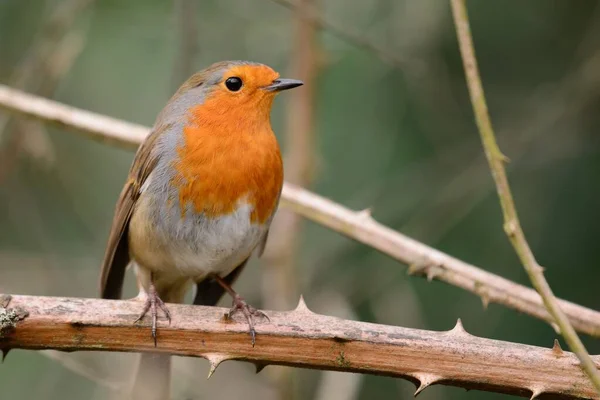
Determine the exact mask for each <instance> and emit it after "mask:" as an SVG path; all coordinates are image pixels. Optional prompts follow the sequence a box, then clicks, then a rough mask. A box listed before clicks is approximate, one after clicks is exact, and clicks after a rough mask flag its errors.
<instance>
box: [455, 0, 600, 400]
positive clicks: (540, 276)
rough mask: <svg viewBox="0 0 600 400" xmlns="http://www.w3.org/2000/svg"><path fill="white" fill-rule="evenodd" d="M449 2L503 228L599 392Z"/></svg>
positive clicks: (460, 9) (460, 18)
mask: <svg viewBox="0 0 600 400" xmlns="http://www.w3.org/2000/svg"><path fill="white" fill-rule="evenodd" d="M451 5H452V13H453V16H454V23H455V26H456V34H457V37H458V42H459V46H460V51H461V55H462V59H463V63H464V68H465V74H466V77H467V85H468V88H469V94H470V96H471V103H472V104H473V112H474V113H475V118H476V120H477V126H478V128H479V133H480V135H481V140H482V143H483V147H484V150H485V155H486V157H487V159H488V163H489V165H490V169H491V171H492V175H493V177H494V181H495V182H496V189H497V191H498V196H499V198H500V204H501V206H502V213H503V216H504V230H505V232H506V234H507V236H508V238H509V240H510V242H511V243H512V245H513V247H514V248H515V251H516V252H517V255H518V256H519V259H520V260H521V262H522V263H523V267H524V268H525V271H526V272H527V275H529V279H530V280H531V283H532V284H533V286H534V287H535V289H536V290H537V291H538V293H539V294H540V295H541V296H542V299H543V301H544V305H545V306H546V308H547V309H548V312H549V313H550V314H551V315H552V317H553V319H554V322H555V323H556V324H557V325H558V328H559V330H560V333H561V334H562V335H563V337H564V338H565V341H566V342H567V344H568V345H569V348H571V349H572V350H573V352H574V353H575V354H576V355H577V357H578V358H579V360H580V361H581V367H582V368H583V369H584V370H585V372H586V373H587V375H588V376H589V378H590V379H591V381H592V382H593V384H594V386H595V387H596V390H597V391H598V393H600V374H599V373H598V370H597V369H596V366H595V365H594V362H593V361H592V359H591V357H590V356H589V354H588V352H587V350H586V349H585V347H584V346H583V343H582V342H581V340H580V339H579V337H578V336H577V332H575V329H574V328H573V326H572V325H571V322H570V321H569V318H568V317H567V316H566V315H565V313H564V312H563V311H562V310H561V307H560V305H559V302H558V300H557V299H556V297H555V296H554V294H553V293H552V289H551V288H550V285H548V282H547V281H546V278H545V277H544V272H543V271H544V270H543V268H542V267H541V266H540V265H539V264H538V262H537V260H536V259H535V256H534V255H533V252H532V251H531V248H530V247H529V244H528V243H527V240H526V238H525V234H524V233H523V229H522V228H521V224H520V222H519V217H518V215H517V210H516V207H515V204H514V200H513V197H512V193H511V190H510V185H509V183H508V179H507V177H506V170H505V168H504V162H505V161H507V158H506V157H505V156H504V155H503V154H502V152H501V151H500V148H499V147H498V144H497V142H496V136H495V134H494V130H493V128H492V123H491V121H490V117H489V114H488V109H487V104H486V101H485V95H484V92H483V87H482V84H481V78H480V76H479V70H478V67H477V59H476V58H475V49H474V47H473V38H472V37H471V28H470V26H469V17H468V14H467V8H466V6H465V0H451Z"/></svg>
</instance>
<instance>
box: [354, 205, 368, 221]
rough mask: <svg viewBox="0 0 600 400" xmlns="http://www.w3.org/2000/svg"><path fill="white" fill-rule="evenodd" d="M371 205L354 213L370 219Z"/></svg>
mask: <svg viewBox="0 0 600 400" xmlns="http://www.w3.org/2000/svg"><path fill="white" fill-rule="evenodd" d="M371 211H372V210H371V207H368V208H365V209H364V210H360V211H358V212H357V213H356V215H358V217H359V218H363V219H370V218H371Z"/></svg>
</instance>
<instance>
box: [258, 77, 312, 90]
mask: <svg viewBox="0 0 600 400" xmlns="http://www.w3.org/2000/svg"><path fill="white" fill-rule="evenodd" d="M302 85H304V82H302V81H299V80H298V79H275V80H274V81H273V83H271V84H270V85H269V86H265V87H264V88H263V89H265V90H267V91H269V92H280V91H282V90H287V89H293V88H295V87H298V86H302Z"/></svg>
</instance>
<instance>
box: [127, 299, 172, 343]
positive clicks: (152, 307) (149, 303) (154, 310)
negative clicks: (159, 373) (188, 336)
mask: <svg viewBox="0 0 600 400" xmlns="http://www.w3.org/2000/svg"><path fill="white" fill-rule="evenodd" d="M158 308H160V309H161V310H162V312H163V313H164V314H165V317H166V318H167V320H168V321H169V325H171V313H170V312H169V309H168V308H167V306H166V305H165V303H164V302H163V301H162V300H161V298H160V297H158V295H157V294H156V292H155V291H154V290H151V291H150V292H149V293H148V296H147V297H146V301H145V303H144V309H143V310H142V312H141V314H140V315H139V317H137V319H136V320H135V321H134V323H137V322H139V321H141V320H142V319H143V318H144V317H145V316H146V314H147V313H148V311H150V315H151V316H152V331H151V332H152V339H154V347H156V345H157V342H156V325H157V319H158V318H157V315H158Z"/></svg>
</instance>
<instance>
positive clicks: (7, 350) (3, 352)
mask: <svg viewBox="0 0 600 400" xmlns="http://www.w3.org/2000/svg"><path fill="white" fill-rule="evenodd" d="M9 351H10V349H2V363H4V360H5V359H6V356H7V355H8V352H9Z"/></svg>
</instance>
